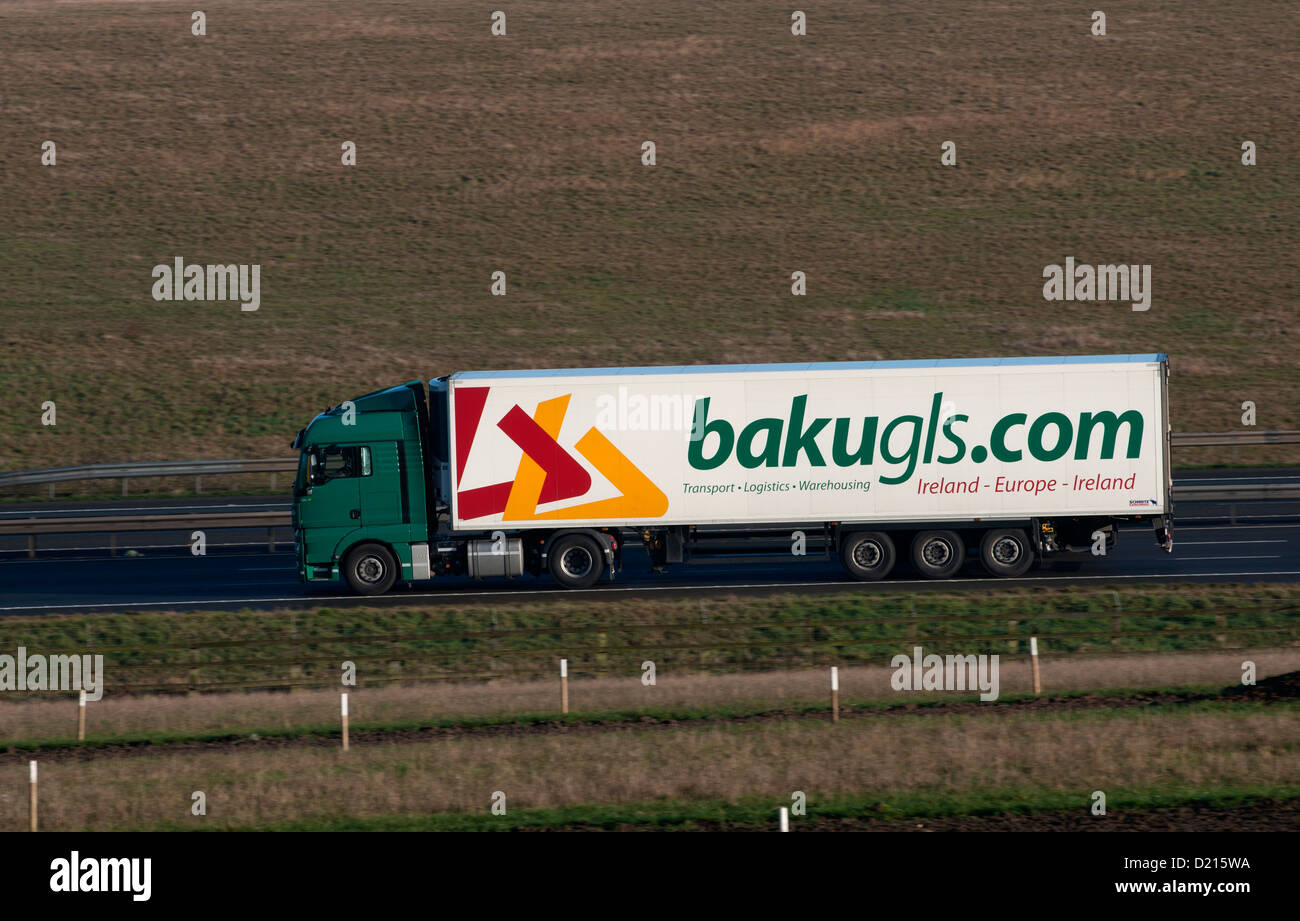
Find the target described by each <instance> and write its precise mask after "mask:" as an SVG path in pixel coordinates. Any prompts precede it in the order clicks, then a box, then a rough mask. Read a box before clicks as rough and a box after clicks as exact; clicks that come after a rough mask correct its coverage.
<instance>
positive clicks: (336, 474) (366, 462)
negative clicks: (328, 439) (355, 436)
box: [313, 445, 370, 483]
mask: <svg viewBox="0 0 1300 921" xmlns="http://www.w3.org/2000/svg"><path fill="white" fill-rule="evenodd" d="M316 457H317V460H316V463H315V465H314V470H313V481H314V482H316V483H324V482H325V481H326V480H334V479H338V478H340V477H358V476H370V449H369V448H366V447H337V446H335V445H330V446H329V447H328V448H321V449H319V450H318V453H317V455H316Z"/></svg>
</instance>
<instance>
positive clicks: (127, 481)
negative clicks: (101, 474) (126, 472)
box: [122, 477, 131, 496]
mask: <svg viewBox="0 0 1300 921" xmlns="http://www.w3.org/2000/svg"><path fill="white" fill-rule="evenodd" d="M129 482H131V480H130V479H129V478H128V477H122V495H123V496H125V495H126V484H127V483H129Z"/></svg>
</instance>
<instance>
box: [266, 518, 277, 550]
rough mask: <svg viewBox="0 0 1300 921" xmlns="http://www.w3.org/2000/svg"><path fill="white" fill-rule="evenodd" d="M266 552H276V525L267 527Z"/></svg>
mask: <svg viewBox="0 0 1300 921" xmlns="http://www.w3.org/2000/svg"><path fill="white" fill-rule="evenodd" d="M266 552H267V553H275V525H272V526H271V527H269V528H267V529H266Z"/></svg>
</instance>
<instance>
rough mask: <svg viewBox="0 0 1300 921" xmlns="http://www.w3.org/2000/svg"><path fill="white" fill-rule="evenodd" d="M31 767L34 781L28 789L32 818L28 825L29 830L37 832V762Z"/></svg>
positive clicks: (29, 811)
mask: <svg viewBox="0 0 1300 921" xmlns="http://www.w3.org/2000/svg"><path fill="white" fill-rule="evenodd" d="M31 766H32V779H31V782H30V784H29V786H28V788H27V789H28V797H27V803H28V813H29V816H30V821H29V823H28V830H29V831H36V762H35V761H33V762H31Z"/></svg>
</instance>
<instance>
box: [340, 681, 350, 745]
mask: <svg viewBox="0 0 1300 921" xmlns="http://www.w3.org/2000/svg"><path fill="white" fill-rule="evenodd" d="M339 708H340V711H341V715H342V717H343V750H344V751H347V750H348V695H347V693H346V692H344V694H343V702H342V703H341V704H339Z"/></svg>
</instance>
